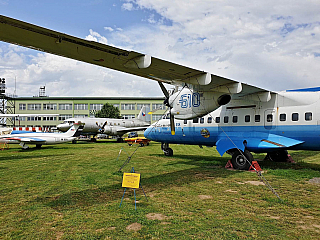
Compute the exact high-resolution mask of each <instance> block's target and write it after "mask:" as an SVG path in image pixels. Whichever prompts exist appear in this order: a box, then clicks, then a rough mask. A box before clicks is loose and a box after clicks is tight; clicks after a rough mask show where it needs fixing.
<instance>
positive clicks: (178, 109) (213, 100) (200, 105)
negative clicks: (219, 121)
mask: <svg viewBox="0 0 320 240" xmlns="http://www.w3.org/2000/svg"><path fill="white" fill-rule="evenodd" d="M230 100H231V95H230V94H226V93H222V92H196V91H193V90H191V89H186V88H184V89H182V90H181V91H179V92H176V93H174V94H173V95H171V96H170V98H169V105H170V106H171V108H172V109H171V113H172V114H173V115H174V116H175V118H177V119H183V120H185V119H192V118H196V117H202V116H204V115H206V114H208V113H210V112H212V111H214V110H216V109H217V108H219V107H220V106H222V105H225V104H228V103H229V102H230Z"/></svg>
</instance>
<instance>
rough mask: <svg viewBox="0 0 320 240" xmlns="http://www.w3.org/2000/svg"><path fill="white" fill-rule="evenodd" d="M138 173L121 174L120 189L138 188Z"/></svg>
mask: <svg viewBox="0 0 320 240" xmlns="http://www.w3.org/2000/svg"><path fill="white" fill-rule="evenodd" d="M139 186H140V173H123V179H122V187H125V188H139Z"/></svg>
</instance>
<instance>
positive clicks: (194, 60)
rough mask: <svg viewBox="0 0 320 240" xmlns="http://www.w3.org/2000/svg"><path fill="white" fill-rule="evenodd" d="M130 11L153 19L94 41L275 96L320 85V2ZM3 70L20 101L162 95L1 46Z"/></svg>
mask: <svg viewBox="0 0 320 240" xmlns="http://www.w3.org/2000/svg"><path fill="white" fill-rule="evenodd" d="M122 9H123V10H126V11H132V10H135V12H137V13H138V12H143V13H145V14H144V17H143V19H141V20H142V21H141V23H140V24H138V25H137V24H135V25H130V21H128V24H129V25H126V26H125V25H121V27H122V28H117V27H115V26H114V27H105V28H104V29H105V30H107V31H103V32H102V33H100V32H99V31H93V30H89V34H88V35H87V36H86V39H87V40H90V41H96V42H100V43H104V44H109V45H113V46H116V47H119V48H124V49H128V50H134V51H137V52H142V53H147V54H150V55H152V56H154V57H157V58H161V59H164V60H167V61H172V62H174V63H178V64H181V65H186V66H189V67H192V68H195V69H199V70H203V71H208V72H211V73H213V74H216V75H220V76H224V77H228V78H231V79H235V80H238V81H242V82H247V83H250V84H252V85H256V86H260V87H264V88H267V89H270V90H284V89H292V88H300V87H312V86H319V81H318V76H319V75H320V68H319V65H320V57H319V54H320V15H319V14H318V9H320V1H307V2H304V3H303V4H301V1H297V0H290V1H289V0H283V1H278V0H277V1H276V0H270V1H262V0H260V1H257V0H249V1H244V0H237V1H235V0H234V1H233V0H227V1H211V0H193V1H190V0H184V1H172V0H170V1H169V0H127V1H126V2H125V3H124V4H123V5H122ZM133 13H134V12H133ZM133 13H130V14H133ZM145 16H147V17H145ZM30 51H31V52H32V53H30ZM0 66H2V68H0V76H7V77H8V78H11V79H12V77H13V74H14V75H15V76H16V77H17V83H18V86H19V92H18V94H19V95H30V94H33V95H36V94H37V92H38V88H39V86H41V85H45V84H46V86H47V92H48V95H53V96H54V95H61V96H98V95H102V96H120V95H122V96H123V95H126V96H161V95H162V93H161V91H160V89H159V87H158V85H157V84H156V83H155V82H153V81H150V80H146V79H142V78H139V77H135V76H130V75H127V74H122V73H119V72H116V71H112V70H108V69H104V68H100V67H96V66H92V65H90V64H86V63H80V62H77V61H73V60H68V59H65V58H60V57H56V56H52V55H49V54H42V53H41V54H39V53H38V54H36V55H35V56H34V51H32V50H26V49H25V48H20V47H16V46H14V45H5V47H2V46H1V51H0ZM12 69H15V70H12ZM8 84H9V89H10V90H12V86H13V84H12V82H9V83H8Z"/></svg>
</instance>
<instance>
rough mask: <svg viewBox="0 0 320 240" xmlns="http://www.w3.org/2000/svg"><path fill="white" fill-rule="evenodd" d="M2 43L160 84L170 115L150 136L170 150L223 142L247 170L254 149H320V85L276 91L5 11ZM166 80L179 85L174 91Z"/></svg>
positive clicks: (277, 153)
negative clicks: (173, 145) (176, 146)
mask: <svg viewBox="0 0 320 240" xmlns="http://www.w3.org/2000/svg"><path fill="white" fill-rule="evenodd" d="M0 40H1V41H5V42H9V43H13V44H17V45H21V46H24V47H29V48H32V49H36V50H39V51H44V52H48V53H52V54H56V55H59V56H64V57H67V58H72V59H76V60H79V61H83V62H87V63H91V64H94V65H98V66H101V67H106V68H110V69H114V70H118V71H121V72H125V73H129V74H133V75H137V76H141V77H144V78H147V79H151V80H155V81H158V83H159V85H160V87H161V89H162V91H163V93H164V95H165V97H166V100H165V102H164V103H165V104H166V105H167V106H168V108H169V114H168V117H167V119H163V120H161V121H159V122H158V123H156V124H153V125H152V126H150V127H149V128H148V129H147V130H146V132H145V136H146V137H147V138H149V139H152V140H155V141H159V142H161V143H162V150H163V151H164V153H165V154H166V155H172V153H173V151H172V149H171V148H169V143H182V144H193V145H204V146H216V147H217V150H218V152H219V153H220V154H221V155H222V154H224V153H225V152H227V153H229V154H231V155H232V164H233V166H234V167H235V168H238V169H246V168H248V166H249V164H250V161H251V160H252V159H253V158H252V155H251V153H250V152H264V153H268V154H269V155H270V157H271V158H272V159H277V158H279V157H280V158H283V157H284V156H286V153H287V152H286V150H287V149H297V150H299V149H301V150H320V138H319V135H320V127H319V122H320V108H319V107H318V106H319V99H320V89H319V88H311V89H300V90H295V91H287V92H280V93H276V92H271V91H269V90H265V89H262V88H259V87H255V86H252V85H249V84H245V83H241V82H237V81H234V80H231V79H227V78H224V77H220V76H217V75H214V74H211V73H208V72H203V71H200V70H197V69H192V68H189V67H185V66H182V65H178V64H175V63H171V62H168V61H165V60H161V59H158V58H155V57H151V56H149V55H146V54H142V53H138V52H135V51H127V50H124V49H120V48H116V47H112V46H108V45H104V44H100V43H97V42H92V41H87V40H83V39H80V38H76V37H73V36H70V35H67V34H63V33H60V32H56V31H52V30H49V29H46V28H42V27H39V26H35V25H32V24H29V23H26V22H22V21H19V20H16V19H12V18H8V17H5V16H0ZM163 83H168V84H173V85H175V86H180V88H179V89H178V91H175V92H174V93H173V94H171V95H170V94H169V93H168V91H167V90H166V88H165V87H164V85H163ZM215 110H217V111H215ZM175 119H177V122H176V124H175ZM176 128H177V132H176ZM170 133H171V134H170Z"/></svg>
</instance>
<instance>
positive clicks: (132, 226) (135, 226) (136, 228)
mask: <svg viewBox="0 0 320 240" xmlns="http://www.w3.org/2000/svg"><path fill="white" fill-rule="evenodd" d="M141 228H142V225H141V224H140V223H137V222H136V223H132V224H130V225H129V226H127V227H126V229H127V230H129V231H135V232H137V231H139V230H141Z"/></svg>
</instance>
